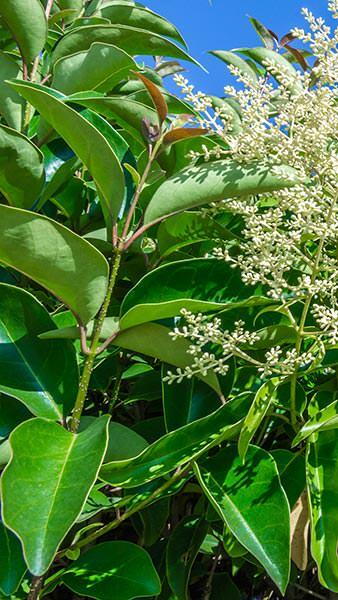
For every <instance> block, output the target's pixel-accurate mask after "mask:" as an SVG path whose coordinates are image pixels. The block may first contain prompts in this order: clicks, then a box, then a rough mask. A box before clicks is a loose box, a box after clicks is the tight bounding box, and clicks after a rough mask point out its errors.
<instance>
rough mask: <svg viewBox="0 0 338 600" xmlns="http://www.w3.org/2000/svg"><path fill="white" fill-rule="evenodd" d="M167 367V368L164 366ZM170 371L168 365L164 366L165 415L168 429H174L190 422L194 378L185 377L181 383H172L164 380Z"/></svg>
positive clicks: (163, 392) (163, 397)
mask: <svg viewBox="0 0 338 600" xmlns="http://www.w3.org/2000/svg"><path fill="white" fill-rule="evenodd" d="M164 367H165V368H164ZM167 373H168V368H167V366H165V365H163V367H162V402H163V415H164V421H165V426H166V430H167V431H174V430H175V429H178V428H179V427H182V426H183V425H186V424H187V423H189V415H190V411H191V403H192V397H193V386H194V380H193V378H191V379H183V381H181V383H176V382H173V383H171V384H169V383H167V382H166V381H163V379H164V377H165V376H166V375H167Z"/></svg>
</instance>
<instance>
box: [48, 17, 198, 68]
mask: <svg viewBox="0 0 338 600" xmlns="http://www.w3.org/2000/svg"><path fill="white" fill-rule="evenodd" d="M94 42H103V43H105V44H113V45H114V46H117V47H118V48H122V50H125V52H128V54H130V55H131V56H134V55H135V54H145V55H149V56H154V55H160V56H170V57H172V58H181V59H183V60H188V61H190V62H193V63H195V64H196V65H198V66H201V65H200V64H199V63H198V62H197V61H196V60H194V59H193V58H192V57H191V56H190V55H189V54H187V52H185V51H184V50H182V49H181V48H180V47H179V46H176V44H174V43H173V42H170V41H169V40H167V39H166V38H164V37H162V36H161V35H157V34H156V33H150V32H149V31H146V30H145V29H139V28H137V27H130V26H129V25H119V24H116V25H88V26H86V27H79V28H76V29H74V30H70V31H69V33H67V34H66V35H65V36H64V37H63V38H61V40H60V41H59V43H58V44H57V45H56V47H55V50H54V52H53V55H52V61H53V64H55V62H56V61H57V60H58V59H59V58H62V57H63V56H69V55H70V54H75V52H82V51H83V50H88V48H90V46H91V45H92V44H93V43H94Z"/></svg>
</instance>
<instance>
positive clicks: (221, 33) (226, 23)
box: [143, 0, 328, 95]
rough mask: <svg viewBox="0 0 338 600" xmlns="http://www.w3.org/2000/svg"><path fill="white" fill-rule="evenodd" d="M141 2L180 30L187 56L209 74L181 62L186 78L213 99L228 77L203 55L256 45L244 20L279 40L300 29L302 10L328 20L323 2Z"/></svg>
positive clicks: (215, 63) (218, 93) (301, 0)
mask: <svg viewBox="0 0 338 600" xmlns="http://www.w3.org/2000/svg"><path fill="white" fill-rule="evenodd" d="M143 3H144V4H145V5H146V6H148V7H149V8H151V9H152V10H154V11H155V12H157V13H160V14H161V15H163V16H165V17H166V18H168V19H169V20H170V21H172V22H173V23H174V24H175V25H176V26H177V27H178V28H179V29H180V31H181V33H182V34H183V37H184V38H185V40H186V42H187V43H188V46H189V50H190V54H192V55H193V56H194V57H195V58H196V59H197V60H198V61H199V62H201V63H202V64H203V65H204V67H205V68H206V69H207V70H208V71H209V74H206V73H204V72H203V71H202V70H201V69H198V68H197V67H194V66H191V65H190V64H189V63H185V66H186V67H187V74H186V76H187V77H188V79H189V80H190V81H191V83H193V84H195V86H196V89H197V90H202V91H204V92H206V93H209V94H216V95H222V93H223V87H224V85H225V84H227V83H230V82H231V76H230V74H228V72H227V69H226V67H225V65H224V64H223V63H222V62H221V61H219V60H218V59H216V58H214V57H212V56H210V55H208V54H207V51H208V50H231V49H232V48H236V47H237V48H239V47H244V46H251V47H253V46H256V45H260V42H259V38H258V37H257V34H256V33H255V31H254V30H253V28H252V26H251V24H250V22H249V21H248V18H247V15H250V16H253V17H256V18H257V19H259V20H260V21H262V22H263V23H264V24H265V25H266V26H267V27H268V28H270V29H272V30H273V31H275V33H277V34H278V35H279V36H282V35H284V34H285V33H287V32H288V31H289V30H290V29H291V28H292V27H294V26H297V27H303V23H304V20H303V17H302V15H301V12H300V11H301V8H302V7H303V6H307V7H308V8H309V9H310V10H312V12H313V13H314V14H315V15H316V16H323V17H325V18H326V16H327V14H328V13H327V8H326V7H327V2H326V0H143ZM168 87H169V86H168ZM170 87H171V86H170Z"/></svg>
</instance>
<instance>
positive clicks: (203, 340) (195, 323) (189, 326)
mask: <svg viewBox="0 0 338 600" xmlns="http://www.w3.org/2000/svg"><path fill="white" fill-rule="evenodd" d="M181 314H182V317H183V318H184V321H185V324H184V325H183V326H182V327H181V328H179V327H175V329H174V331H173V332H171V333H170V335H171V337H172V338H173V339H174V340H176V339H178V338H185V339H188V340H189V341H190V346H189V349H188V350H187V352H188V354H190V355H192V356H193V361H192V363H191V364H190V365H188V366H187V367H185V369H177V371H176V372H175V373H172V372H171V371H168V374H167V376H166V378H165V381H168V382H169V383H173V382H174V381H176V382H177V383H180V382H181V381H182V379H183V377H187V378H188V379H190V378H191V377H192V376H193V375H197V374H202V375H203V376H206V375H207V373H208V371H210V370H212V371H214V372H215V373H218V374H219V375H226V373H227V372H228V369H229V365H228V364H227V363H228V361H229V358H231V356H242V357H243V356H246V355H245V354H244V353H243V352H242V351H241V349H240V347H241V346H242V345H245V346H248V345H249V346H250V345H251V344H254V343H255V342H256V341H257V340H258V339H259V336H258V335H257V333H255V332H253V333H252V332H250V331H246V330H245V329H244V323H243V321H236V322H235V323H234V330H233V331H231V332H230V331H227V330H226V331H223V330H222V328H221V325H222V322H221V320H220V319H219V318H217V317H216V318H214V319H212V320H210V319H209V318H208V317H207V316H205V315H202V314H201V313H198V314H197V315H195V314H193V313H192V312H190V311H188V310H185V309H182V311H181ZM210 345H214V346H215V347H216V349H217V355H216V354H215V353H213V352H209V351H208V350H206V349H205V346H210ZM215 352H216V350H215ZM220 352H221V353H222V354H220Z"/></svg>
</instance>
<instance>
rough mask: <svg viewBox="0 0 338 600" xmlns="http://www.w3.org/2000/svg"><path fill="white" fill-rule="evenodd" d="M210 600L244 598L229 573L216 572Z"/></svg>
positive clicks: (237, 599)
mask: <svg viewBox="0 0 338 600" xmlns="http://www.w3.org/2000/svg"><path fill="white" fill-rule="evenodd" d="M210 600H242V594H241V593H240V591H239V589H238V587H237V586H236V585H235V584H234V582H233V581H232V579H231V578H230V576H229V575H228V573H215V575H214V577H213V580H212V587H211V596H210Z"/></svg>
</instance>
